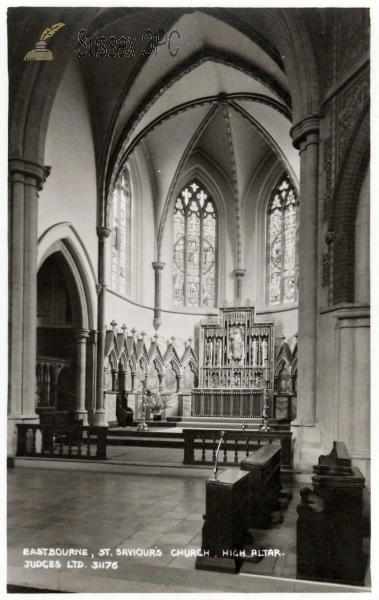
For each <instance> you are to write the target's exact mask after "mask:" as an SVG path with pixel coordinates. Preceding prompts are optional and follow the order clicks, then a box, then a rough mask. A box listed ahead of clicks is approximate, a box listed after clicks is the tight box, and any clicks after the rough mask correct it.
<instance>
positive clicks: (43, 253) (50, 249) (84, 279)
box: [37, 222, 97, 329]
mask: <svg viewBox="0 0 379 600" xmlns="http://www.w3.org/2000/svg"><path fill="white" fill-rule="evenodd" d="M55 252H57V253H58V254H59V256H60V257H61V259H62V260H63V263H62V264H63V268H64V269H65V270H66V272H67V273H68V277H69V280H70V278H72V279H73V285H74V286H75V288H76V290H77V293H78V297H79V306H77V308H76V311H77V322H78V326H79V327H83V328H85V329H96V325H95V324H96V312H97V294H96V275H95V271H94V268H93V265H92V263H91V260H90V258H89V255H88V253H87V251H86V249H85V246H84V244H83V242H82V241H81V239H80V237H79V235H78V234H77V232H76V231H75V229H74V227H73V226H72V225H71V223H68V222H64V223H58V224H57V225H54V226H53V227H50V228H49V229H47V230H46V231H45V232H44V233H43V234H42V235H41V236H40V238H39V240H38V258H37V261H38V262H37V265H38V267H37V270H39V269H40V268H41V266H42V264H43V263H44V262H45V260H46V259H47V258H48V257H49V256H50V255H52V254H54V253H55ZM67 269H68V271H67ZM70 274H71V275H70ZM78 311H79V313H78Z"/></svg>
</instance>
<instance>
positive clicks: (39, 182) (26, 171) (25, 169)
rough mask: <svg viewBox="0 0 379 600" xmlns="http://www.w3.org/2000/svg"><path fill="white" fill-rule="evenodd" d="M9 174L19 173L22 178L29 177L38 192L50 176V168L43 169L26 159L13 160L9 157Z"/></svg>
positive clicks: (43, 167) (42, 166)
mask: <svg viewBox="0 0 379 600" xmlns="http://www.w3.org/2000/svg"><path fill="white" fill-rule="evenodd" d="M8 167H9V173H11V174H12V175H13V174H15V173H20V174H21V175H23V176H24V177H31V178H32V179H35V181H36V187H37V190H38V191H41V190H42V188H43V184H44V183H45V181H46V179H47V177H48V176H49V175H50V171H51V167H45V166H44V165H40V164H39V163H36V162H33V161H32V160H28V159H26V158H13V157H10V158H9V160H8Z"/></svg>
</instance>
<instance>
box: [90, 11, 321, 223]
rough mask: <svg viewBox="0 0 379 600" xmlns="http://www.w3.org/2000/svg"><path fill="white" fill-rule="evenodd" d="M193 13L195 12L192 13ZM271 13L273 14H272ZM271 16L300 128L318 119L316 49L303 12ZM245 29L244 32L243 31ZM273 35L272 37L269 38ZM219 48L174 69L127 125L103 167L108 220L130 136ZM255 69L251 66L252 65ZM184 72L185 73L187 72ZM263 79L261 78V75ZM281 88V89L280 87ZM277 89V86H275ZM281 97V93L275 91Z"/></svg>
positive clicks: (268, 30) (232, 60) (268, 22)
mask: <svg viewBox="0 0 379 600" xmlns="http://www.w3.org/2000/svg"><path fill="white" fill-rule="evenodd" d="M192 11H193V9H192V10H191V12H192ZM268 13H269V14H268ZM268 13H267V15H266V14H265V13H262V23H263V24H264V27H263V28H264V29H265V32H264V33H265V34H266V36H267V38H268V37H270V41H271V43H273V45H274V46H276V49H277V50H279V53H278V54H279V55H280V56H281V57H282V59H283V63H284V67H285V72H286V75H287V77H288V81H289V89H290V90H291V94H290V95H288V98H287V100H286V102H287V104H289V103H290V101H291V100H292V105H293V115H292V122H293V125H295V126H296V125H298V124H299V123H301V122H302V120H304V119H305V118H306V117H310V116H314V115H315V116H317V115H318V113H319V108H320V107H319V85H318V77H317V68H316V63H315V59H314V55H313V49H312V45H311V42H310V39H309V35H308V32H307V29H306V26H305V24H304V23H303V21H302V19H301V15H300V12H299V11H298V10H297V9H285V10H280V9H273V10H270V11H268ZM180 16H182V15H180ZM213 16H215V18H219V15H218V14H215V15H213ZM239 25H240V26H238V19H234V22H233V23H231V26H232V27H234V28H235V29H237V30H239V31H240V32H241V31H244V32H246V27H244V26H243V25H242V23H240V24H239ZM241 27H242V29H241ZM268 34H269V35H268ZM219 54H220V53H219V51H218V49H217V48H204V49H202V51H201V52H199V53H196V54H195V55H192V56H191V57H189V59H187V63H188V64H187V63H186V64H182V63H181V64H180V65H179V66H178V67H173V69H172V70H171V72H169V73H168V74H166V75H165V76H164V77H163V78H162V79H161V80H160V81H159V82H157V83H156V84H155V85H153V86H152V88H151V90H150V92H149V93H148V94H147V96H146V97H145V98H144V99H143V101H141V103H140V105H139V107H138V109H137V111H135V112H134V113H133V114H132V115H131V117H130V119H129V121H128V122H127V124H126V125H125V127H124V129H123V131H122V134H121V135H120V138H119V142H118V143H117V144H116V146H115V149H114V151H113V158H112V157H111V156H110V155H109V153H107V157H106V159H105V161H106V164H104V165H103V169H102V182H101V190H102V194H103V197H104V202H105V207H104V209H105V210H103V212H102V214H103V215H104V218H105V216H106V214H107V204H108V202H109V198H108V195H109V194H108V190H109V189H111V188H112V182H113V179H114V177H115V175H116V173H117V172H118V169H119V166H120V164H121V162H122V156H123V155H124V153H125V150H126V147H127V144H128V142H129V136H130V133H131V131H132V130H133V129H134V127H135V126H136V124H137V123H138V122H139V121H140V119H141V118H142V116H143V115H144V114H146V112H147V111H148V110H149V107H150V106H151V105H152V104H153V103H154V102H155V99H156V98H157V97H159V96H160V95H162V94H163V93H164V92H165V90H166V89H168V88H169V87H171V85H172V84H173V83H175V82H176V81H177V80H178V79H180V78H181V77H183V76H184V75H185V74H186V73H187V72H188V70H192V69H193V68H196V66H198V65H199V64H201V63H202V62H204V61H205V60H210V59H211V58H213V59H215V57H216V58H217V56H218V55H219ZM218 60H221V61H222V62H224V63H225V64H227V63H228V64H229V65H230V66H233V67H234V68H238V69H241V68H242V67H241V64H240V62H241V61H238V60H237V62H236V57H235V56H234V55H232V54H230V55H229V54H228V55H227V56H222V57H221V58H220V57H218ZM143 66H144V62H142V61H141V62H140V64H139V65H138V67H139V68H138V72H136V73H135V75H134V77H137V75H138V73H140V72H142V69H143ZM250 66H251V65H250ZM183 70H184V72H183ZM250 75H255V76H258V75H257V73H255V72H254V73H252V72H251V73H250ZM259 76H261V74H260V73H259ZM265 83H266V85H267V84H268V83H269V85H271V87H272V85H273V82H271V81H270V82H267V81H266V82H265ZM131 85H133V82H128V84H127V86H125V88H124V90H123V92H122V95H121V96H120V100H119V103H118V107H117V111H118V114H119V113H120V111H121V107H122V105H123V102H124V99H125V98H126V95H127V93H130V89H131ZM279 87H281V86H279ZM274 88H275V86H274ZM275 92H276V93H277V92H278V90H275ZM118 114H116V113H115V114H114V115H113V120H112V124H111V126H110V130H109V135H108V138H109V139H112V135H113V133H112V132H114V130H115V128H116V124H117V120H118Z"/></svg>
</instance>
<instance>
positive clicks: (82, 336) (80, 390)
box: [74, 329, 90, 425]
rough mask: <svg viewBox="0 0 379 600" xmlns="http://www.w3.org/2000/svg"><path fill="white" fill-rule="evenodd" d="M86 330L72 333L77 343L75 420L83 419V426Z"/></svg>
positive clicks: (84, 411)
mask: <svg viewBox="0 0 379 600" xmlns="http://www.w3.org/2000/svg"><path fill="white" fill-rule="evenodd" d="M89 333H90V332H89V330H88V329H78V330H76V331H74V340H75V341H76V343H77V408H76V410H75V416H76V418H77V419H78V420H79V419H83V425H88V412H87V410H86V360H87V338H88V337H89Z"/></svg>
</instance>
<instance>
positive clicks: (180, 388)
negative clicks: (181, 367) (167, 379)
mask: <svg viewBox="0 0 379 600" xmlns="http://www.w3.org/2000/svg"><path fill="white" fill-rule="evenodd" d="M182 379H183V375H181V374H180V373H179V375H177V376H176V381H177V390H176V391H177V392H180V391H181V390H182V384H183V382H182Z"/></svg>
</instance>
